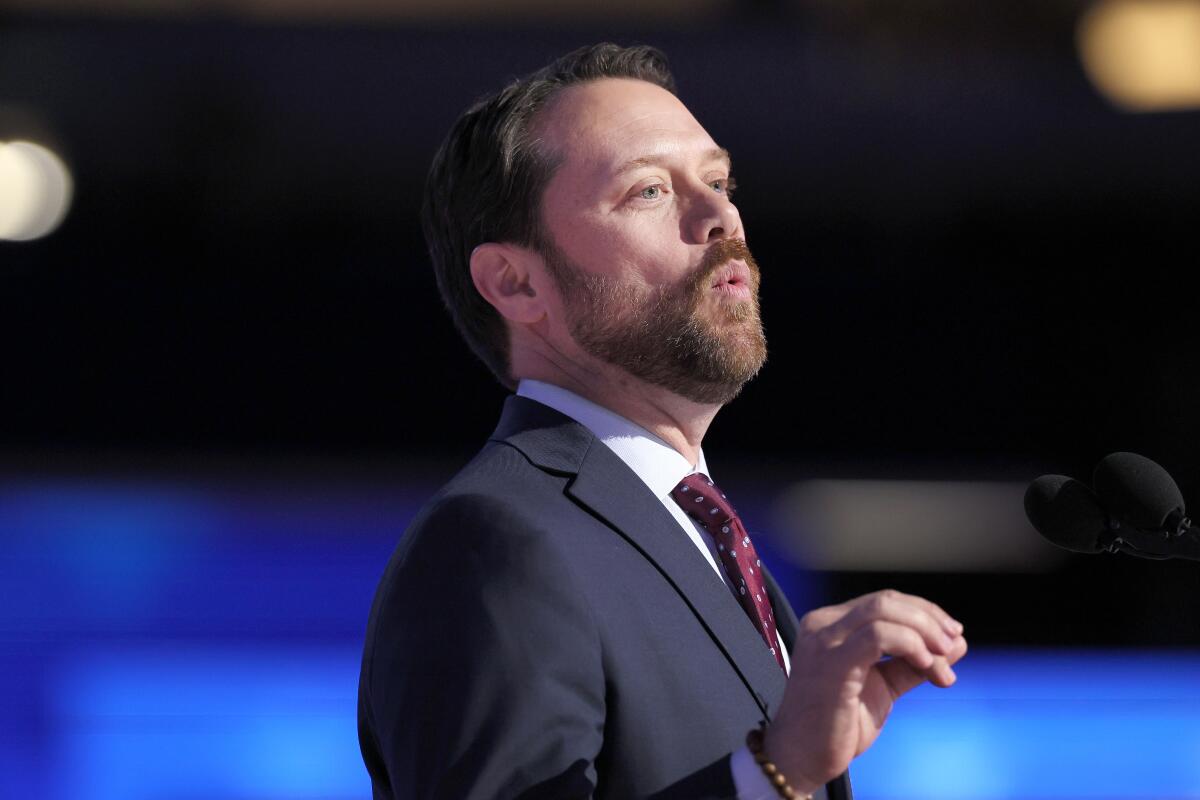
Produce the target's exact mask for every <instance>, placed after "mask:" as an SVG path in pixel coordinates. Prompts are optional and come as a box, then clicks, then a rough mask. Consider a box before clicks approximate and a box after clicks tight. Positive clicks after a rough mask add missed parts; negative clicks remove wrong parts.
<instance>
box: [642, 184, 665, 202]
mask: <svg viewBox="0 0 1200 800" xmlns="http://www.w3.org/2000/svg"><path fill="white" fill-rule="evenodd" d="M638 196H639V197H641V198H642V199H643V200H657V199H658V198H660V197H662V186H660V185H659V184H657V183H656V184H654V185H653V186H647V187H646V188H645V189H642V191H641V192H639V193H638Z"/></svg>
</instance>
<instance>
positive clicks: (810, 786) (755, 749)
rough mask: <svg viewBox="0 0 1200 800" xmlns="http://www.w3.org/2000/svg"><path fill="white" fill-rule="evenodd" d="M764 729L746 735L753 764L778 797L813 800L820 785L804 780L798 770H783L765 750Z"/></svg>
mask: <svg viewBox="0 0 1200 800" xmlns="http://www.w3.org/2000/svg"><path fill="white" fill-rule="evenodd" d="M764 731H765V728H754V729H752V730H751V731H750V732H749V733H747V734H746V747H747V749H748V750H749V751H750V755H751V757H753V759H754V762H755V764H757V765H758V767H759V769H761V770H762V772H763V775H764V776H765V777H766V779H767V781H768V782H769V783H770V784H771V786H772V788H774V789H775V792H776V794H778V795H779V797H782V798H787V800H813V793H814V792H815V791H816V790H817V789H819V788H820V786H821V784H820V783H819V782H815V781H812V780H810V779H809V778H806V777H805V776H804V775H803V774H802V773H800V772H799V771H798V770H794V769H789V770H785V769H784V768H783V767H782V766H780V764H779V762H777V761H775V760H774V758H772V756H771V754H770V753H769V752H768V750H767V743H766V736H765V735H764Z"/></svg>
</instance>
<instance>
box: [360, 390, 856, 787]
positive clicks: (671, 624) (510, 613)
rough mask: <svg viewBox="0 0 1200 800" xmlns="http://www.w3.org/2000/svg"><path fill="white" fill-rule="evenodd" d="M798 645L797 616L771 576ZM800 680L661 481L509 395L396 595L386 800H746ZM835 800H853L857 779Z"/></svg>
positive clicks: (374, 730)
mask: <svg viewBox="0 0 1200 800" xmlns="http://www.w3.org/2000/svg"><path fill="white" fill-rule="evenodd" d="M767 587H768V591H769V593H770V596H771V600H772V602H773V603H774V605H775V610H776V614H775V616H776V619H777V621H778V624H779V630H780V633H781V635H782V636H783V639H784V642H785V643H786V644H788V646H789V647H790V645H791V642H792V639H793V637H794V635H795V631H796V625H797V620H796V615H795V614H794V613H793V611H792V609H791V607H790V606H789V605H788V602H787V599H786V598H785V597H784V596H783V595H782V593H781V592H780V591H779V588H778V586H777V585H776V584H775V582H774V580H771V579H770V577H769V576H768V580H767ZM784 685H785V677H784V675H783V673H782V672H781V671H780V669H779V666H778V664H776V663H775V660H774V658H773V657H772V656H771V654H770V653H769V652H768V650H767V648H765V647H764V646H763V642H762V639H761V638H760V636H759V634H758V631H757V630H756V629H755V627H754V625H753V624H751V623H750V621H749V620H748V619H747V618H746V615H745V613H744V612H743V611H742V609H741V607H740V606H739V605H738V603H737V601H736V600H735V599H734V598H733V595H732V593H731V592H730V591H729V590H728V589H727V588H726V587H725V585H724V584H723V583H722V582H721V580H720V579H719V578H718V577H717V575H716V573H715V572H714V571H713V569H712V567H711V566H710V565H709V564H708V562H707V561H706V560H705V559H704V557H703V555H702V554H701V553H700V552H699V551H698V550H697V549H696V547H695V546H693V545H692V543H691V542H690V541H688V540H687V539H686V538H685V537H684V536H683V535H682V533H681V531H680V530H679V524H678V523H677V522H676V521H675V519H674V518H673V517H672V516H671V515H670V513H668V512H667V511H666V509H664V508H663V506H662V503H661V502H660V501H659V499H658V498H656V497H655V496H654V495H653V494H652V493H651V492H650V490H649V489H648V488H647V487H646V485H645V484H644V483H642V481H641V480H640V479H639V478H638V477H637V476H636V475H635V474H634V473H633V472H632V470H630V469H629V468H628V467H627V466H626V465H625V464H624V462H622V461H621V460H620V459H619V458H618V457H617V456H616V455H615V454H614V453H613V452H612V451H611V450H610V449H609V448H608V447H606V446H605V445H604V444H603V443H601V442H600V441H599V440H597V439H596V437H595V436H593V435H592V434H591V432H589V431H588V430H587V429H586V428H584V427H583V426H581V425H579V424H578V423H576V422H574V421H573V420H571V419H569V418H567V417H565V416H563V415H561V414H559V413H558V412H556V411H553V410H552V409H549V408H547V407H546V406H543V405H541V404H539V403H536V402H533V401H531V400H527V399H525V398H521V397H510V398H509V399H508V401H507V403H506V405H505V408H504V414H503V416H502V418H501V421H500V425H499V427H498V428H497V429H496V432H495V433H494V434H493V435H492V437H491V439H490V440H489V442H488V444H487V446H486V447H485V448H484V449H483V451H482V452H480V454H479V455H478V456H476V458H475V459H474V460H473V461H471V463H470V464H468V465H467V466H466V467H465V468H464V469H463V470H462V472H460V473H459V474H458V475H457V476H456V477H455V478H454V479H453V480H452V481H451V482H450V483H449V484H448V485H447V486H446V487H445V488H444V489H443V490H442V491H441V492H439V493H438V494H437V495H436V496H435V497H434V498H433V499H432V500H431V501H430V502H429V503H428V504H427V505H426V507H425V508H424V509H423V510H422V511H421V513H420V514H419V515H418V516H417V518H416V519H415V520H414V522H413V523H412V525H411V527H410V528H409V530H408V531H407V533H405V535H404V537H403V538H402V540H401V542H400V544H399V546H398V547H397V549H396V552H395V554H394V555H393V556H392V558H391V561H390V562H389V563H388V566H387V570H386V572H385V573H384V576H383V578H382V580H381V581H380V584H379V589H378V591H377V593H376V596H375V602H374V605H373V606H372V609H371V616H370V621H369V623H368V629H367V638H366V646H365V649H364V654H363V664H362V674H361V677H360V682H359V739H360V743H361V746H362V752H363V758H364V760H365V762H366V764H367V769H368V771H369V772H370V774H371V780H372V783H373V787H374V796H375V798H377V800H382V799H383V798H405V799H407V798H414V799H415V798H435V797H436V798H492V797H521V798H534V797H538V798H541V797H545V798H585V797H597V798H622V799H623V800H625V799H628V798H641V797H655V798H667V797H681V798H683V797H686V798H732V797H734V788H733V781H732V776H731V774H730V769H729V754H730V753H731V752H732V751H733V750H736V749H737V748H739V747H741V746H742V745H743V743H744V741H745V736H746V731H748V730H749V729H750V728H753V727H755V726H756V725H758V724H759V722H760V721H761V720H765V719H770V716H771V713H772V710H773V709H774V708H775V707H776V706H777V705H778V704H779V702H780V700H781V699H782V697H783V690H784ZM828 790H829V792H830V798H831V800H842V799H843V798H849V797H850V792H849V782H848V781H847V780H846V779H845V777H844V776H843V778H840V779H838V780H837V781H834V782H833V783H831V784H830V785H829V787H828Z"/></svg>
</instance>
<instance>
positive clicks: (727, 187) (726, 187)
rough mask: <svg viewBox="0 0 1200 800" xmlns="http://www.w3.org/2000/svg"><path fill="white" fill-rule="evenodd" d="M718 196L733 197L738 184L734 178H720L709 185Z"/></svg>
mask: <svg viewBox="0 0 1200 800" xmlns="http://www.w3.org/2000/svg"><path fill="white" fill-rule="evenodd" d="M708 185H709V186H710V187H712V190H713V191H714V192H716V193H717V194H723V195H725V196H726V197H733V190H734V188H736V186H737V184H736V183H735V182H734V180H733V178H718V179H717V180H715V181H712V182H710V183H709V184H708Z"/></svg>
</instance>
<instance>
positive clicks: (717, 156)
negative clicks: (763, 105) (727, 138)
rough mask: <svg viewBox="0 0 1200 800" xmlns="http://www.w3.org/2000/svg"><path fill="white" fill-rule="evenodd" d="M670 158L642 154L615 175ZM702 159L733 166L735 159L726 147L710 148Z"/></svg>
mask: <svg viewBox="0 0 1200 800" xmlns="http://www.w3.org/2000/svg"><path fill="white" fill-rule="evenodd" d="M668 160H669V157H667V156H640V157H638V158H632V159H630V160H629V161H626V162H625V163H624V164H622V165H621V166H619V167H617V168H616V170H614V171H613V176H614V177H616V176H620V175H624V174H625V173H626V172H632V171H633V170H635V169H641V168H642V167H654V166H658V165H660V164H662V163H663V162H665V161H668ZM702 160H703V161H705V162H709V161H724V162H725V164H726V165H727V166H730V167H732V166H733V159H732V158H730V156H729V151H728V150H726V149H725V148H724V147H714V148H713V149H712V150H709V151H708V152H706V153H705V154H704V157H703V159H702Z"/></svg>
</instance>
